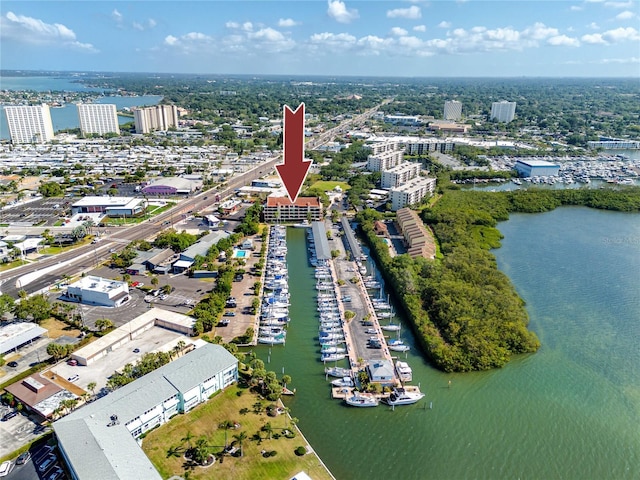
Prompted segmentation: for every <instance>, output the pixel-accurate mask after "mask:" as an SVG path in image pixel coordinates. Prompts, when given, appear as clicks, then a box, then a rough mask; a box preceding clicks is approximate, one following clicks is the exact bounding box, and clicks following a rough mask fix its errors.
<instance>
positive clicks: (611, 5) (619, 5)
mask: <svg viewBox="0 0 640 480" xmlns="http://www.w3.org/2000/svg"><path fill="white" fill-rule="evenodd" d="M604 6H605V7H609V8H631V7H632V6H633V2H632V1H628V2H605V3H604Z"/></svg>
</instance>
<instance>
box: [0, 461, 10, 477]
mask: <svg viewBox="0 0 640 480" xmlns="http://www.w3.org/2000/svg"><path fill="white" fill-rule="evenodd" d="M11 470H13V462H12V461H11V460H7V461H6V462H2V465H0V477H6V476H7V475H9V474H10V473H11Z"/></svg>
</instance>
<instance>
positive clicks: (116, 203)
mask: <svg viewBox="0 0 640 480" xmlns="http://www.w3.org/2000/svg"><path fill="white" fill-rule="evenodd" d="M146 205H147V202H146V200H144V199H142V198H133V197H108V196H103V197H98V196H89V197H84V198H81V199H80V200H78V201H77V202H75V203H74V204H73V205H71V213H72V214H73V215H75V214H78V213H104V214H105V215H108V216H110V217H123V216H126V217H134V216H136V215H140V214H142V213H144V211H145V207H146Z"/></svg>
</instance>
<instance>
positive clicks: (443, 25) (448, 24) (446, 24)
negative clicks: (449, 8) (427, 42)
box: [438, 20, 451, 28]
mask: <svg viewBox="0 0 640 480" xmlns="http://www.w3.org/2000/svg"><path fill="white" fill-rule="evenodd" d="M438 27H440V28H451V22H447V21H446V20H443V21H441V22H440V23H439V24H438Z"/></svg>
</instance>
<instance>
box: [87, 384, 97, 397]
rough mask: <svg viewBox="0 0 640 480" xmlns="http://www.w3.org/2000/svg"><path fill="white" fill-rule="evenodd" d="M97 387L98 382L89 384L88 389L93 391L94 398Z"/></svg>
mask: <svg viewBox="0 0 640 480" xmlns="http://www.w3.org/2000/svg"><path fill="white" fill-rule="evenodd" d="M96 386H97V384H96V382H89V383H88V384H87V388H88V389H89V390H91V393H93V395H94V396H95V394H96Z"/></svg>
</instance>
